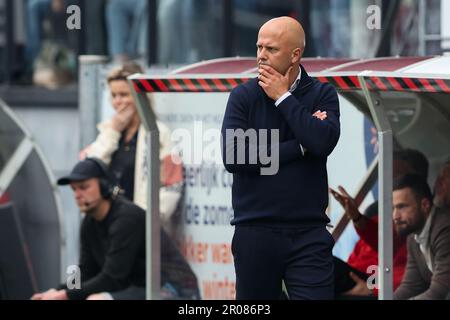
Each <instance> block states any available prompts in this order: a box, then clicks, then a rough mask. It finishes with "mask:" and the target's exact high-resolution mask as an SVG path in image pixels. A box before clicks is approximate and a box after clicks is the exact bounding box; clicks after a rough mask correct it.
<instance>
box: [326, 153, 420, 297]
mask: <svg viewBox="0 0 450 320" xmlns="http://www.w3.org/2000/svg"><path fill="white" fill-rule="evenodd" d="M393 158H394V159H393V178H394V179H396V178H398V177H401V176H403V175H405V174H409V173H416V174H419V175H421V176H423V177H424V178H427V176H428V161H427V159H426V158H425V156H424V155H423V154H422V153H421V152H419V151H417V150H412V149H404V150H399V151H395V152H394V155H393ZM339 191H340V193H338V192H336V191H335V190H332V189H331V188H330V192H331V194H332V195H333V197H334V198H335V199H336V200H337V201H338V202H339V203H340V204H341V205H342V206H343V207H344V208H345V214H347V215H348V217H349V218H350V220H352V221H353V225H354V226H355V230H356V232H357V233H358V235H359V236H360V240H359V241H358V242H357V243H356V245H355V248H354V250H353V252H352V253H351V255H350V257H349V259H348V262H347V263H345V262H344V261H342V260H340V259H338V258H335V259H334V263H335V294H336V297H340V295H344V296H366V297H367V296H372V295H373V294H375V295H377V293H378V292H377V288H376V286H375V288H374V289H373V290H371V289H369V288H368V285H367V281H366V280H367V279H368V277H369V276H370V275H371V274H373V273H374V271H375V269H373V267H372V269H370V267H371V266H375V267H377V266H378V215H377V212H378V203H377V202H375V203H373V204H372V205H370V206H369V207H368V208H367V210H366V213H365V214H364V215H363V214H361V213H360V212H359V210H358V208H357V206H356V204H355V200H354V199H353V198H352V197H351V196H350V195H349V194H348V193H347V191H346V190H345V189H344V188H343V187H341V186H339ZM393 243H394V250H393V253H394V256H393V267H394V289H395V288H397V287H398V286H399V285H400V282H401V280H402V278H403V273H404V270H405V266H406V256H407V253H406V237H405V236H402V235H400V234H399V233H398V230H397V229H396V227H395V224H394V235H393ZM369 282H370V281H369Z"/></svg>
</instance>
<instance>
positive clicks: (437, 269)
mask: <svg viewBox="0 0 450 320" xmlns="http://www.w3.org/2000/svg"><path fill="white" fill-rule="evenodd" d="M449 240H450V225H448V226H447V227H446V228H442V229H441V230H440V231H439V234H437V235H436V237H435V238H434V240H433V243H432V244H431V247H432V251H433V253H434V255H433V261H434V264H433V276H432V277H431V284H430V287H429V288H428V289H427V290H426V291H425V292H423V293H421V294H419V295H417V296H415V297H414V298H413V299H415V300H443V299H445V298H446V297H447V295H448V294H449V292H450V243H449Z"/></svg>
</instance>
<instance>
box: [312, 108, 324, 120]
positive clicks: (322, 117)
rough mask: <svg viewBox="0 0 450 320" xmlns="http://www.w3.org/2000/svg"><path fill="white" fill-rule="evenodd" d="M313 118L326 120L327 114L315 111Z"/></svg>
mask: <svg viewBox="0 0 450 320" xmlns="http://www.w3.org/2000/svg"><path fill="white" fill-rule="evenodd" d="M313 117H316V118H317V119H319V120H325V119H326V118H327V112H326V111H320V110H317V111H316V112H314V113H313Z"/></svg>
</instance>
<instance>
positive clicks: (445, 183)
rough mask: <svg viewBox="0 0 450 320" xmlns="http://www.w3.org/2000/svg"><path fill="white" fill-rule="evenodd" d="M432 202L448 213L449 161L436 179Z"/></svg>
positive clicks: (449, 196)
mask: <svg viewBox="0 0 450 320" xmlns="http://www.w3.org/2000/svg"><path fill="white" fill-rule="evenodd" d="M433 202H434V205H435V206H436V207H439V208H443V209H446V210H447V211H449V212H450V159H448V160H447V162H446V163H445V164H444V167H443V168H442V169H441V171H440V173H439V175H438V177H437V179H436V183H435V185H434V200H433ZM449 241H450V240H449Z"/></svg>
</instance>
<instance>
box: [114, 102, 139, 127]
mask: <svg viewBox="0 0 450 320" xmlns="http://www.w3.org/2000/svg"><path fill="white" fill-rule="evenodd" d="M135 114H136V109H135V108H133V107H131V106H127V105H126V106H123V107H122V108H120V109H119V110H118V111H117V113H116V114H115V115H114V117H113V118H112V127H113V129H114V130H116V131H118V132H122V131H123V130H125V128H126V127H127V126H128V125H129V124H130V122H131V120H132V119H133V117H134V115H135Z"/></svg>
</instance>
